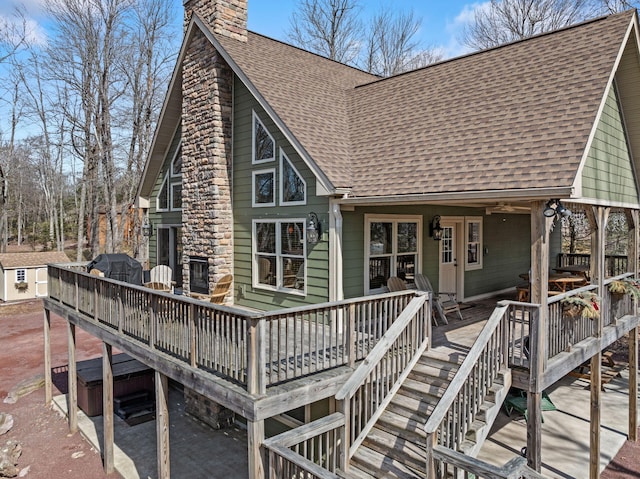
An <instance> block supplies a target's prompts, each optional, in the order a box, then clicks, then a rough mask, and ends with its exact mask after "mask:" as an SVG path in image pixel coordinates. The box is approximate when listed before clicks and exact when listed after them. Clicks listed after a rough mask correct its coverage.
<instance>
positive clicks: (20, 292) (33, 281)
mask: <svg viewBox="0 0 640 479" xmlns="http://www.w3.org/2000/svg"><path fill="white" fill-rule="evenodd" d="M68 262H69V258H68V257H67V255H66V254H65V253H64V252H62V251H44V252H30V253H0V300H1V301H5V302H7V301H18V300H22V299H33V298H40V297H42V296H47V294H48V292H47V265H48V264H50V263H68Z"/></svg>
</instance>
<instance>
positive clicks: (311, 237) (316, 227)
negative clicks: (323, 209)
mask: <svg viewBox="0 0 640 479" xmlns="http://www.w3.org/2000/svg"><path fill="white" fill-rule="evenodd" d="M321 237H322V225H321V224H320V220H319V219H318V215H317V214H315V213H314V212H311V213H309V226H307V243H309V244H316V243H317V242H318V241H319V240H320V238H321Z"/></svg>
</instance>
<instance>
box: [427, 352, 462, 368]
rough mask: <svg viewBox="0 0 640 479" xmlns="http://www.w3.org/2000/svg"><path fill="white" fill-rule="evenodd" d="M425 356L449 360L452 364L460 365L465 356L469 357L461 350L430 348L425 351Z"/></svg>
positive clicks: (444, 360) (443, 360) (438, 359)
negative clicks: (448, 350)
mask: <svg viewBox="0 0 640 479" xmlns="http://www.w3.org/2000/svg"><path fill="white" fill-rule="evenodd" d="M422 357H423V358H429V359H434V360H437V361H442V362H447V363H451V364H457V365H458V366H460V364H462V362H463V361H464V358H466V357H467V355H466V354H462V353H460V352H457V351H456V352H445V351H438V350H437V349H429V350H427V351H425V352H424V353H423V355H422Z"/></svg>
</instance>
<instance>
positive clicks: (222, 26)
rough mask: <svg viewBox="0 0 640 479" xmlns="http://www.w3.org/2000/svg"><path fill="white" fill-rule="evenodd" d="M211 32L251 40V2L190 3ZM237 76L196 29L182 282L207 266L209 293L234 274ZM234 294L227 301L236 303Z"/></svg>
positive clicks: (189, 63)
mask: <svg viewBox="0 0 640 479" xmlns="http://www.w3.org/2000/svg"><path fill="white" fill-rule="evenodd" d="M184 7H185V19H186V20H189V19H190V18H191V15H192V13H193V12H196V14H197V15H198V17H199V18H200V19H202V20H203V21H204V22H205V23H206V24H207V25H208V26H209V28H210V29H212V30H213V31H214V32H215V33H217V34H220V35H226V36H228V37H231V38H235V39H237V40H239V41H245V42H246V40H247V29H246V24H247V1H246V0H245V1H238V0H235V1H222V0H187V1H185V2H184ZM232 107H233V72H232V71H231V68H230V67H229V65H227V63H226V62H225V61H224V59H223V58H222V56H221V55H219V54H218V52H217V51H216V50H215V49H214V48H213V45H211V43H210V42H209V41H208V40H207V39H206V37H205V36H204V34H203V33H202V32H201V31H200V30H199V29H195V32H194V35H193V37H192V40H191V42H190V43H189V45H188V46H187V51H186V54H185V57H184V62H183V64H182V243H183V255H182V256H183V259H182V262H183V269H182V271H183V283H184V285H185V290H186V291H187V292H189V291H190V287H189V284H190V283H189V265H190V263H191V261H190V260H191V259H192V258H194V259H195V258H197V259H198V261H199V262H200V263H199V267H202V266H201V265H202V260H203V258H206V260H207V262H208V272H209V274H208V279H209V281H208V282H209V293H211V292H212V290H213V285H214V284H215V283H216V282H217V281H218V280H219V279H220V277H221V276H222V275H224V274H226V273H233V210H232V204H231V200H232V197H231V188H232V184H231V181H232V171H231V168H232V136H231V133H232V118H231V117H232V112H233V108H232ZM232 298H233V294H229V295H228V296H227V301H229V300H232Z"/></svg>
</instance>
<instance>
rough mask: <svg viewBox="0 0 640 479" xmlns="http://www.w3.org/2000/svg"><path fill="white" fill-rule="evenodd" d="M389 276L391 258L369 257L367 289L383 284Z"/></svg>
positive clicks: (379, 286)
mask: <svg viewBox="0 0 640 479" xmlns="http://www.w3.org/2000/svg"><path fill="white" fill-rule="evenodd" d="M389 276H391V258H389V257H386V258H371V259H369V289H377V288H381V287H383V286H385V285H386V284H387V280H388V279H389Z"/></svg>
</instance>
